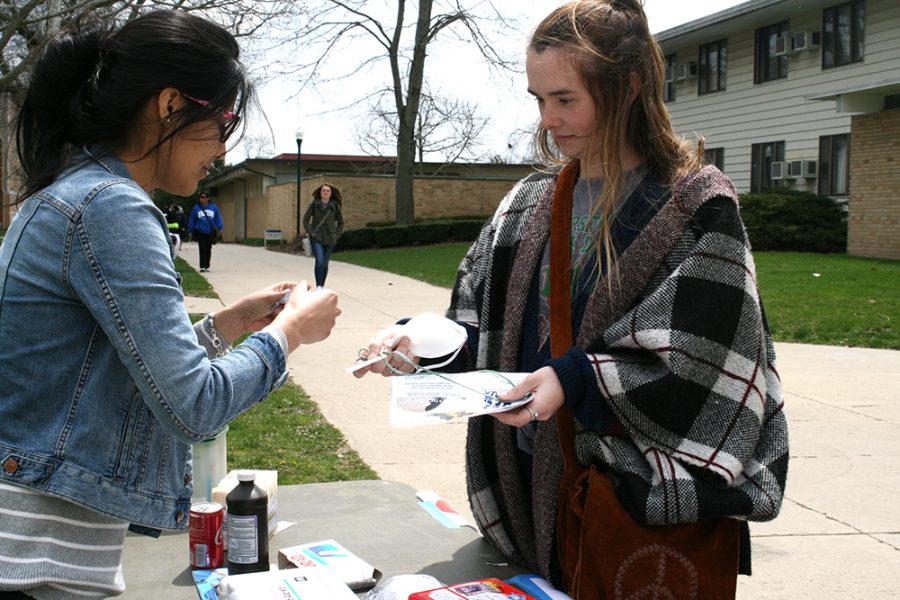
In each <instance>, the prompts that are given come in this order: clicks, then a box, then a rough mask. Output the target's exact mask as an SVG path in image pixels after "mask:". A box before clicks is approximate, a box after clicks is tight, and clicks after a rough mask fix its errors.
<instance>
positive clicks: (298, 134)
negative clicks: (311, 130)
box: [294, 127, 303, 238]
mask: <svg viewBox="0 0 900 600" xmlns="http://www.w3.org/2000/svg"><path fill="white" fill-rule="evenodd" d="M294 137H295V138H296V139H297V237H298V238H299V237H300V236H301V235H303V233H302V227H303V223H302V221H303V211H301V210H300V145H301V144H303V129H301V128H299V127H298V128H297V131H295V132H294Z"/></svg>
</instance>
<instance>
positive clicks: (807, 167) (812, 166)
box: [786, 160, 816, 179]
mask: <svg viewBox="0 0 900 600" xmlns="http://www.w3.org/2000/svg"><path fill="white" fill-rule="evenodd" d="M815 176H816V161H814V160H792V161H790V162H789V163H788V164H787V177H786V179H810V178H813V177H815Z"/></svg>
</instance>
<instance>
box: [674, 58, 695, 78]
mask: <svg viewBox="0 0 900 600" xmlns="http://www.w3.org/2000/svg"><path fill="white" fill-rule="evenodd" d="M696 76H697V63H695V62H687V63H684V64H680V65H678V79H679V80H684V79H693V78H694V77H696Z"/></svg>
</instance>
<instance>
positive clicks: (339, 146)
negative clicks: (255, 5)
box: [226, 0, 745, 163]
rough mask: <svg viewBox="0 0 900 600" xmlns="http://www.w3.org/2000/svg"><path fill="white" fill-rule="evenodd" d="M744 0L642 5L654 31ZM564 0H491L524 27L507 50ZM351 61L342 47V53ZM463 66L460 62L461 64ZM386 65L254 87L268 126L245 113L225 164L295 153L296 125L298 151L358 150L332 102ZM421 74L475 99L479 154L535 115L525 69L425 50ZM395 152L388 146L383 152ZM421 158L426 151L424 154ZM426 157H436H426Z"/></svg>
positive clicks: (347, 116)
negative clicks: (483, 119)
mask: <svg viewBox="0 0 900 600" xmlns="http://www.w3.org/2000/svg"><path fill="white" fill-rule="evenodd" d="M743 1H745V0H645V1H644V10H645V11H646V12H647V17H648V19H649V21H650V29H651V31H652V32H654V33H657V32H660V31H664V30H666V29H670V28H672V27H675V26H677V25H680V24H682V23H686V22H688V21H692V20H694V19H698V18H700V17H703V16H706V15H709V14H712V13H715V12H718V11H721V10H725V9H726V8H729V7H731V6H734V5H737V4H740V3H742V2H743ZM562 3H563V2H561V1H559V0H495V4H496V5H498V6H501V7H504V6H508V7H509V9H510V10H511V11H514V13H511V14H516V15H518V16H519V21H520V23H523V28H522V31H521V34H520V35H519V36H518V39H514V38H516V37H517V36H511V39H509V40H504V42H505V43H506V44H509V45H508V46H507V48H509V49H510V51H512V52H516V51H518V49H519V48H521V49H522V53H523V54H524V48H525V45H526V43H527V39H528V35H529V33H530V32H531V30H532V29H533V28H534V27H535V26H536V25H537V24H538V22H540V20H541V19H542V18H543V17H545V16H546V15H547V14H549V13H550V11H552V10H553V9H554V8H556V7H557V6H559V5H561V4H562ZM341 58H342V59H344V60H351V61H352V60H353V57H351V56H347V53H346V52H345V53H344V55H343V56H342V57H341ZM461 66H463V68H460V67H461ZM388 69H389V67H388V66H387V63H386V62H385V63H384V64H383V65H382V66H381V67H380V72H377V73H376V74H375V75H374V76H376V77H379V78H382V76H383V78H382V80H381V81H377V80H364V79H361V78H358V79H354V80H351V81H350V82H343V83H341V84H340V85H339V86H338V85H335V86H330V87H329V88H327V89H326V90H325V91H322V90H321V89H320V90H319V92H318V93H313V92H311V91H303V92H300V94H299V95H298V94H297V88H298V87H299V86H298V85H297V84H295V83H294V82H293V81H290V80H288V79H287V78H282V79H280V80H278V81H276V82H273V83H270V84H266V85H263V86H260V87H259V88H258V94H259V101H260V105H261V108H262V110H263V111H264V112H265V116H266V118H267V119H268V121H269V123H271V125H272V129H274V133H273V132H272V131H270V129H269V126H268V125H266V123H265V122H264V121H265V120H264V119H262V118H260V116H259V115H249V116H250V119H249V121H248V128H247V136H246V140H244V141H242V142H241V144H240V145H238V146H237V147H236V148H234V149H233V150H232V151H230V152H229V155H228V156H227V158H226V160H227V162H229V163H236V162H240V161H241V160H243V159H245V158H246V157H247V155H248V154H251V155H253V157H257V156H260V157H270V156H274V155H276V154H280V153H284V152H296V151H297V143H296V141H295V131H296V129H297V128H298V127H300V128H301V129H302V130H303V144H302V152H303V154H362V153H363V152H362V150H361V149H360V148H359V146H358V145H357V143H356V140H355V139H354V131H355V129H356V128H357V124H358V122H359V121H360V120H362V119H363V116H361V115H360V114H354V112H353V111H343V112H335V111H334V110H333V109H334V107H336V106H345V105H346V104H347V103H348V102H350V101H352V100H354V99H356V98H359V97H361V96H362V95H363V93H364V90H366V89H371V88H373V87H378V86H380V85H383V82H385V81H387V80H388V79H389V72H388ZM426 78H428V79H429V80H430V85H431V88H432V89H433V90H438V91H439V92H440V93H441V94H442V95H446V96H450V97H455V98H459V99H461V100H465V101H468V102H472V103H476V104H477V105H478V109H479V111H480V112H481V114H483V115H485V116H487V117H489V118H490V124H489V125H488V127H487V129H486V130H485V132H484V134H483V136H482V139H483V142H482V145H481V148H480V154H482V155H484V156H492V155H494V154H501V155H503V154H504V153H505V152H506V151H507V142H508V140H510V139H511V138H510V136H512V135H514V132H515V131H516V130H517V129H523V128H524V129H531V127H532V125H533V124H534V123H535V121H536V119H537V108H536V104H535V102H534V100H532V98H531V97H530V96H529V94H528V93H527V92H526V87H527V85H526V80H525V76H524V74H522V75H514V76H510V80H509V81H498V80H497V79H496V78H492V77H491V75H490V73H489V72H488V70H487V68H481V67H480V65H478V61H477V60H476V59H474V58H473V59H472V60H460V59H459V56H458V55H456V54H453V55H450V56H446V55H445V54H444V53H442V52H434V53H429V56H428V60H427V62H426ZM385 154H390V155H394V154H395V152H394V151H393V150H391V151H390V152H385ZM426 158H428V157H426ZM431 160H437V158H436V157H431Z"/></svg>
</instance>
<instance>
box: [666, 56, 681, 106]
mask: <svg viewBox="0 0 900 600" xmlns="http://www.w3.org/2000/svg"><path fill="white" fill-rule="evenodd" d="M677 69H678V61H677V60H676V58H675V55H674V54H670V55H669V56H667V57H666V81H665V82H664V83H663V100H664V101H666V102H675V77H676V76H677V75H678V73H677Z"/></svg>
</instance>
